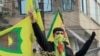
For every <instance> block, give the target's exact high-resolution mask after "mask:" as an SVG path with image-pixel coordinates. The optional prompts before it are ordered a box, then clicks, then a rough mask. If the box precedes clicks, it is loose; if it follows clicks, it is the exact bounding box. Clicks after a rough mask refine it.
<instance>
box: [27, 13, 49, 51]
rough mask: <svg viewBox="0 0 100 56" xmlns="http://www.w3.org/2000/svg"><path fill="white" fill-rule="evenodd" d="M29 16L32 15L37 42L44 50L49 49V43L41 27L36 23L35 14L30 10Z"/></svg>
mask: <svg viewBox="0 0 100 56" xmlns="http://www.w3.org/2000/svg"><path fill="white" fill-rule="evenodd" d="M29 16H30V19H31V21H32V27H33V30H34V34H35V36H36V39H37V42H38V43H39V45H40V46H41V47H42V48H43V50H45V51H48V49H49V47H48V44H49V43H48V41H47V39H46V37H45V35H44V34H43V32H42V31H41V29H40V28H39V26H38V24H37V23H36V21H35V19H34V16H33V13H32V12H29Z"/></svg>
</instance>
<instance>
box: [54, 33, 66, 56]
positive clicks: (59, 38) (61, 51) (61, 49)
mask: <svg viewBox="0 0 100 56" xmlns="http://www.w3.org/2000/svg"><path fill="white" fill-rule="evenodd" d="M64 41H66V40H65V38H64V36H63V35H61V34H59V35H56V36H55V39H54V48H55V54H56V56H66V55H65V46H64V43H63V42H64Z"/></svg>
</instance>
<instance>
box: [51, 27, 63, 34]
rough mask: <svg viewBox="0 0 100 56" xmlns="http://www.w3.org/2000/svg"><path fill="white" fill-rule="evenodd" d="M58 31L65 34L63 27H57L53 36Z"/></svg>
mask: <svg viewBox="0 0 100 56" xmlns="http://www.w3.org/2000/svg"><path fill="white" fill-rule="evenodd" d="M56 31H63V32H64V30H63V29H62V28H61V27H56V28H54V29H53V34H55V33H56Z"/></svg>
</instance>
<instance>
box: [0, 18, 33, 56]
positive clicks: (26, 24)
mask: <svg viewBox="0 0 100 56" xmlns="http://www.w3.org/2000/svg"><path fill="white" fill-rule="evenodd" d="M32 38H33V31H32V25H31V20H30V19H29V17H26V18H25V19H23V20H22V21H20V22H18V23H17V24H16V25H14V26H12V27H10V28H7V29H5V30H3V31H0V56H32Z"/></svg>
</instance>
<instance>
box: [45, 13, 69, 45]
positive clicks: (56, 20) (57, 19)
mask: <svg viewBox="0 0 100 56" xmlns="http://www.w3.org/2000/svg"><path fill="white" fill-rule="evenodd" d="M56 27H62V28H64V30H65V27H64V24H63V22H62V18H61V15H60V13H59V11H57V13H56V14H55V17H54V20H53V21H52V25H51V28H52V29H50V30H49V32H50V31H51V32H50V33H48V36H47V38H48V41H54V38H53V33H52V32H53V29H54V28H56ZM49 34H50V35H49ZM65 35H66V36H65V40H66V41H67V42H68V44H69V46H70V43H69V39H68V36H67V33H66V32H65Z"/></svg>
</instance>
